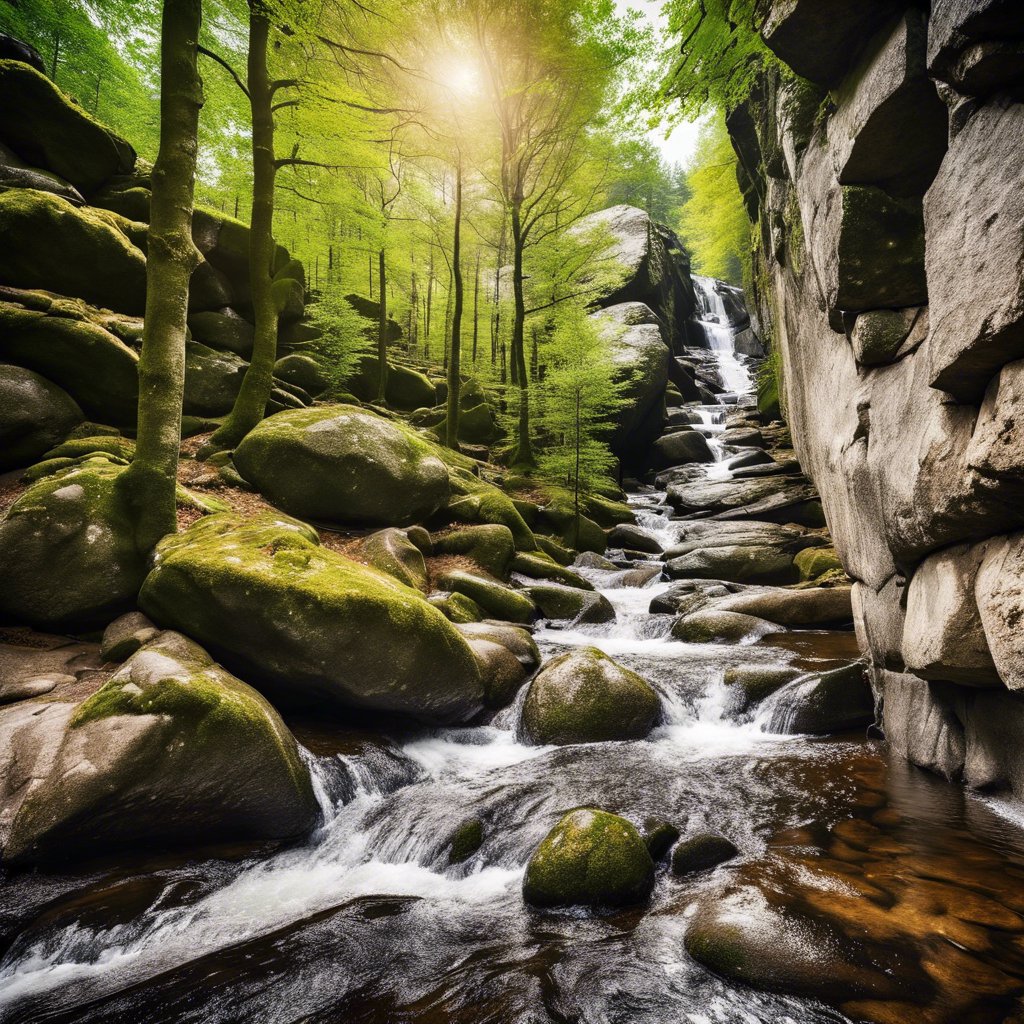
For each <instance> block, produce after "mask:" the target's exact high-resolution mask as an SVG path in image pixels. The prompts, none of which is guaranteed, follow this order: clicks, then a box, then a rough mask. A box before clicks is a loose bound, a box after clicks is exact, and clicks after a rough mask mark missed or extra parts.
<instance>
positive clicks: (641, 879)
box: [523, 808, 654, 907]
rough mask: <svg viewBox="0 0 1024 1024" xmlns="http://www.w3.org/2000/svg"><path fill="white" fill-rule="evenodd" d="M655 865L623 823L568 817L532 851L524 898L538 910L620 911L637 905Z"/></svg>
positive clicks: (592, 812) (583, 811) (610, 817)
mask: <svg viewBox="0 0 1024 1024" xmlns="http://www.w3.org/2000/svg"><path fill="white" fill-rule="evenodd" d="M653 884H654V863H653V861H652V860H651V855H650V854H649V853H648V852H647V847H646V846H645V845H644V841H643V840H642V839H641V838H640V834H639V833H638V832H637V830H636V828H634V827H633V825H632V824H630V822H628V821H626V820H625V818H620V817H619V816H618V815H616V814H609V813H608V812H606V811H600V810H596V809H591V808H580V809H578V810H575V811H570V812H569V813H568V814H566V815H565V816H564V817H563V818H562V820H561V821H560V822H559V823H558V824H557V825H556V826H555V827H554V828H553V829H552V830H551V831H550V832H549V833H548V835H547V836H546V837H545V839H544V840H543V842H542V843H541V844H540V846H538V847H537V849H536V851H535V852H534V854H533V856H532V857H531V858H530V862H529V864H528V865H527V867H526V876H525V878H524V879H523V896H524V898H525V899H526V901H527V902H528V903H531V904H533V905H534V906H538V907H556V906H574V905H582V906H602V905H604V906H623V905H629V904H631V903H639V902H642V901H643V900H644V899H646V898H647V896H648V895H649V894H650V891H651V888H652V886H653Z"/></svg>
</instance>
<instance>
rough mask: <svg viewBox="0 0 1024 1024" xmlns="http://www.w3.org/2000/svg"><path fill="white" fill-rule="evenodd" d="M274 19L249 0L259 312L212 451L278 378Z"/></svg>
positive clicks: (250, 419) (258, 415)
mask: <svg viewBox="0 0 1024 1024" xmlns="http://www.w3.org/2000/svg"><path fill="white" fill-rule="evenodd" d="M269 35H270V20H269V17H268V15H267V12H266V8H265V7H264V5H263V3H262V0H249V59H248V68H247V76H246V85H247V86H248V89H249V104H250V107H251V109H252V215H251V217H250V221H249V283H250V287H251V290H252V307H253V313H254V316H255V329H254V331H253V345H252V359H251V361H250V363H249V368H248V369H247V370H246V371H245V376H244V377H243V378H242V387H241V389H240V390H239V392H238V397H237V398H236V399H235V404H234V407H233V408H232V410H231V413H230V415H229V416H228V418H227V419H226V420H225V421H224V423H223V424H222V425H221V427H220V428H219V429H218V430H217V431H216V433H214V435H213V437H212V438H211V439H210V442H209V444H208V445H207V449H206V450H207V451H208V450H209V449H211V448H212V449H213V450H218V449H220V450H223V449H226V448H234V447H235V446H236V445H237V444H238V442H239V441H241V440H242V438H243V437H245V435H246V434H248V433H249V431H250V430H252V429H253V427H255V426H256V425H257V424H258V423H259V422H260V420H262V419H263V416H264V414H265V413H266V411H267V402H268V401H269V400H270V392H271V389H272V388H273V384H274V362H275V361H276V359H277V324H278V317H279V310H278V307H277V303H276V301H275V299H274V291H273V284H274V280H273V273H274V255H275V248H276V246H275V243H274V179H275V178H276V176H277V164H276V162H275V160H274V113H273V110H272V106H273V99H274V88H273V85H272V83H271V81H270V75H269V72H268V70H267V41H268V38H269Z"/></svg>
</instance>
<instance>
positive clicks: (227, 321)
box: [188, 309, 280, 376]
mask: <svg viewBox="0 0 1024 1024" xmlns="http://www.w3.org/2000/svg"><path fill="white" fill-rule="evenodd" d="M188 327H189V330H190V331H191V332H192V339H193V340H194V341H199V342H202V344H204V345H208V346H209V347H210V348H215V349H220V350H221V351H223V352H234V353H235V355H238V356H241V357H242V358H243V359H250V358H252V341H253V331H254V328H253V325H252V324H251V323H249V321H248V320H246V319H244V318H243V317H241V316H239V315H238V314H237V313H236V312H235V311H234V310H233V309H226V310H207V311H204V312H201V313H193V314H192V315H191V316H190V317H189V318H188ZM278 362H280V360H278ZM274 374H275V376H279V374H278V373H277V367H276V366H275V368H274Z"/></svg>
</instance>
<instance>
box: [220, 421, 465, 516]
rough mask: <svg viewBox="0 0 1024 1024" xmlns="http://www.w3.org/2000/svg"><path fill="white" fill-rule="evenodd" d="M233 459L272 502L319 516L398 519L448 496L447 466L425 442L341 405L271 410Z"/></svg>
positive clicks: (437, 505)
mask: <svg viewBox="0 0 1024 1024" xmlns="http://www.w3.org/2000/svg"><path fill="white" fill-rule="evenodd" d="M234 462H235V466H236V467H237V468H238V471H239V472H240V473H241V474H242V476H243V477H245V479H246V480H248V481H249V482H250V483H252V484H254V485H255V486H256V487H258V488H259V490H260V491H261V492H262V493H263V494H265V495H266V496H267V497H268V498H270V500H271V501H273V502H274V503H275V504H276V505H279V506H280V507H281V508H284V509H286V510H287V511H289V512H292V513H294V514H295V515H299V516H306V517H308V518H312V519H320V520H325V521H327V522H344V523H367V524H375V525H384V526H403V525H406V524H407V523H410V522H412V521H415V520H418V519H422V518H423V517H425V516H427V515H429V514H430V513H431V512H433V511H435V510H436V509H438V508H440V507H441V506H442V505H443V504H444V503H445V502H446V501H447V500H448V495H449V484H448V471H447V469H446V467H445V465H444V463H443V462H442V461H441V460H440V459H439V458H438V457H437V456H436V455H435V454H434V449H433V448H432V447H431V446H430V445H429V444H428V443H427V442H426V441H424V440H423V439H422V438H421V437H420V436H419V435H418V434H416V433H415V432H414V431H412V430H411V429H409V428H406V427H402V426H399V425H398V424H396V423H393V422H390V421H388V420H385V419H383V418H382V417H380V416H375V415H373V414H372V413H368V412H364V411H363V410H361V409H357V408H355V407H353V406H348V405H328V406H318V407H316V408H314V409H301V410H295V411H288V412H282V413H278V414H277V415H276V416H271V417H269V418H268V419H265V420H263V422H262V423H260V425H259V426H258V427H256V429H255V430H253V431H252V432H251V433H249V434H248V435H247V436H246V437H245V439H244V440H243V441H242V443H241V444H240V445H239V446H238V448H237V449H235V453H234Z"/></svg>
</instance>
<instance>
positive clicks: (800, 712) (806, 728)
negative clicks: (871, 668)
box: [768, 662, 875, 736]
mask: <svg viewBox="0 0 1024 1024" xmlns="http://www.w3.org/2000/svg"><path fill="white" fill-rule="evenodd" d="M775 700H776V701H777V703H776V705H775V707H774V709H773V713H772V718H771V721H770V723H769V726H768V729H769V732H777V733H785V734H788V735H797V734H801V733H806V734H808V735H811V736H828V735H830V734H832V733H836V732H843V731H845V730H847V729H858V728H862V727H864V726H868V725H871V724H872V722H874V720H875V699H874V695H873V694H872V692H871V687H870V686H869V685H868V681H867V677H866V676H865V674H864V666H863V665H862V664H861V663H860V662H856V663H854V664H852V665H848V666H846V667H845V668H837V669H833V670H832V671H830V672H822V673H820V674H817V675H811V676H808V677H806V678H803V679H798V680H795V681H794V682H793V683H790V684H789V685H788V686H787V687H785V688H784V689H782V690H780V691H778V693H777V694H776V697H775Z"/></svg>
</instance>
